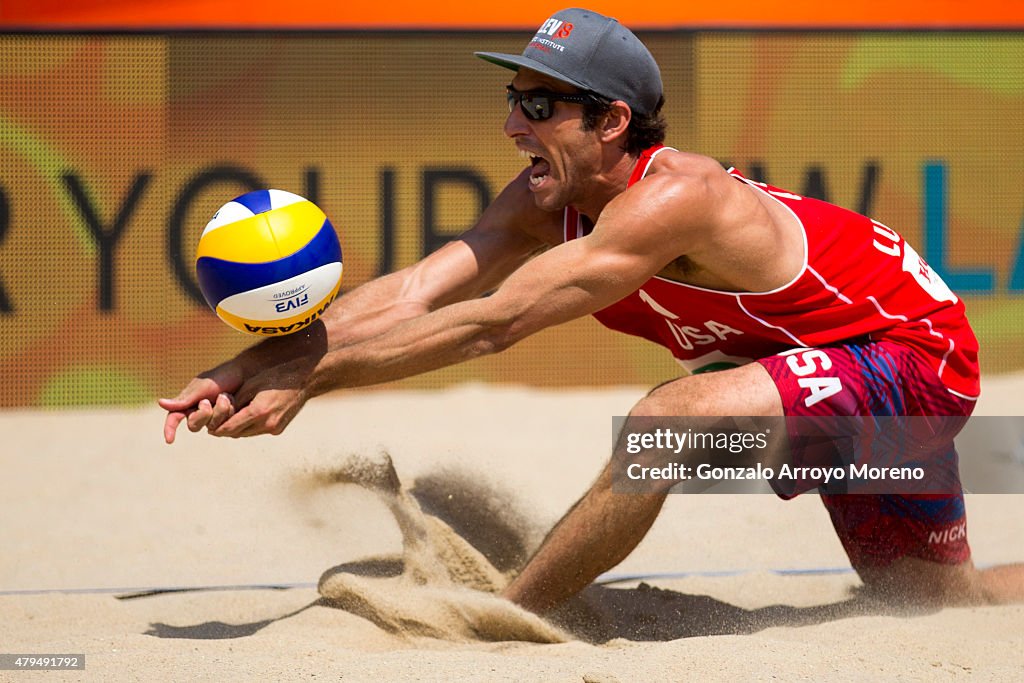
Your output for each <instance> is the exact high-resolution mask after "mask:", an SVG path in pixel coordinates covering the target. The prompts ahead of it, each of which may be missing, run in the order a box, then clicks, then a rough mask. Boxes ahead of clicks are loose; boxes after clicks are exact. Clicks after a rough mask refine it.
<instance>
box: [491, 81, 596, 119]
mask: <svg viewBox="0 0 1024 683" xmlns="http://www.w3.org/2000/svg"><path fill="white" fill-rule="evenodd" d="M505 96H506V97H508V111H509V113H510V114H511V113H512V110H513V109H514V108H515V106H516V104H519V108H520V109H522V110H523V113H524V114H526V117H527V118H530V119H533V120H534V121H543V120H544V119H549V118H551V115H552V114H554V113H555V107H554V104H555V102H572V103H573V104H586V103H587V102H601V101H602V100H601V98H600V97H598V96H597V95H594V94H593V93H573V94H569V93H560V92H551V91H549V90H526V91H522V90H516V89H515V88H513V87H512V85H511V84H510V85H506V86H505Z"/></svg>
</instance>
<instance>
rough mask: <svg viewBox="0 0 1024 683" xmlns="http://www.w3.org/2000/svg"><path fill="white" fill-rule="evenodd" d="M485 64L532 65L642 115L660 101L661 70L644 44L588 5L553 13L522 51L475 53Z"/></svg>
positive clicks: (621, 26) (651, 110)
mask: <svg viewBox="0 0 1024 683" xmlns="http://www.w3.org/2000/svg"><path fill="white" fill-rule="evenodd" d="M475 54H476V56H477V57H480V58H481V59H486V60H487V61H488V62H492V63H494V64H497V65H498V66H503V67H505V68H506V69H512V70H517V69H519V68H520V67H525V68H527V69H533V70H534V71H538V72H540V73H542V74H545V75H547V76H551V77H552V78H557V79H558V80H560V81H563V82H565V83H569V84H571V85H574V86H576V87H577V88H582V89H583V90H589V91H590V92H594V93H597V94H598V95H603V96H604V97H607V98H609V99H612V100H622V101H623V102H625V103H626V104H628V105H629V106H630V108H631V109H632V110H633V111H635V112H637V113H639V114H641V115H647V114H653V113H654V111H655V109H656V108H657V106H658V102H659V101H660V100H661V95H662V85H661V71H660V69H658V63H657V62H655V61H654V57H652V56H651V53H650V51H649V50H648V49H647V47H646V46H645V45H644V44H643V43H641V42H640V39H639V38H637V37H636V36H635V35H633V32H632V31H630V30H629V29H628V28H626V27H625V26H623V25H622V24H620V23H619V22H618V21H616V20H615V19H612V18H611V17H605V16H602V15H600V14H598V13H597V12H592V11H590V10H587V9H579V8H571V9H564V10H561V11H560V12H556V13H555V14H553V15H552V16H551V18H550V19H548V20H547V21H545V22H544V23H543V24H541V27H540V28H539V29H538V30H537V33H536V35H534V37H533V39H532V40H531V41H530V44H529V45H527V46H526V49H525V50H523V54H521V55H511V54H502V53H499V52H477V53H475Z"/></svg>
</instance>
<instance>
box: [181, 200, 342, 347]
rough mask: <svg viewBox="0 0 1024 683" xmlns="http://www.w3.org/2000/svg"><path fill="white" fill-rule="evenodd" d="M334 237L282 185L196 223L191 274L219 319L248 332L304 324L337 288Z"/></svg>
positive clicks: (323, 219) (312, 208)
mask: <svg viewBox="0 0 1024 683" xmlns="http://www.w3.org/2000/svg"><path fill="white" fill-rule="evenodd" d="M341 271H342V264H341V244H340V243H339V242H338V235H337V233H335V231H334V226H333V225H331V222H330V220H328V219H327V216H326V215H325V214H324V212H323V211H321V210H320V208H319V207H318V206H317V205H316V204H314V203H313V202H311V201H309V200H308V199H305V198H303V197H300V196H299V195H296V194H292V193H291V192H285V191H284V190H256V191H254V192H249V193H246V194H243V195H242V196H240V197H236V198H234V199H232V200H231V201H230V202H228V203H227V204H225V205H224V206H222V207H220V209H219V210H218V211H217V213H215V214H214V215H213V218H212V219H210V222H209V223H207V224H206V228H204V229H203V233H202V236H201V237H200V238H199V247H198V248H197V250H196V276H197V279H198V281H199V289H200V291H202V293H203V297H204V298H205V299H206V302H207V303H208V304H209V305H210V308H212V309H213V310H214V311H215V312H216V313H217V315H218V316H219V317H220V319H221V320H223V321H224V322H226V323H227V324H228V325H230V326H231V327H233V328H235V329H236V330H240V331H242V332H246V333H248V334H252V335H256V336H280V335H285V334H292V333H294V332H298V331H300V330H303V329H306V328H307V327H308V326H309V325H311V324H312V323H313V322H314V321H316V320H317V318H319V317H320V316H321V315H323V313H324V311H325V310H326V309H327V307H328V306H330V304H331V302H332V301H334V298H335V297H336V296H337V295H338V289H339V288H340V287H341Z"/></svg>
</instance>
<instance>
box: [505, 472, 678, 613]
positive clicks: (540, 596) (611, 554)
mask: <svg viewBox="0 0 1024 683" xmlns="http://www.w3.org/2000/svg"><path fill="white" fill-rule="evenodd" d="M666 495H667V492H666V493H640V494H618V493H614V492H613V491H612V471H611V468H610V467H606V468H605V470H604V471H603V472H602V473H601V476H600V477H599V478H598V480H597V482H596V483H595V484H594V485H593V486H592V487H591V488H590V490H589V491H587V493H586V494H585V495H584V496H583V498H581V499H580V500H579V502H577V503H576V504H575V505H574V506H573V507H572V509H570V510H569V512H568V513H567V514H566V515H565V516H564V517H563V518H562V519H561V521H560V522H558V524H556V525H555V528H554V529H552V531H551V533H549V534H548V536H547V538H545V539H544V542H543V543H542V544H541V547H540V550H538V551H537V554H536V555H534V556H533V558H532V559H531V560H530V561H529V562H528V563H527V565H526V567H524V568H523V571H522V573H521V574H519V576H518V577H516V579H515V580H513V581H512V583H511V584H509V586H508V587H507V588H506V589H505V591H504V592H503V595H504V597H506V598H508V599H509V600H511V601H512V602H515V603H517V604H519V605H521V606H522V607H525V608H526V609H528V610H531V611H534V612H543V611H545V610H548V609H550V608H552V607H555V606H557V605H559V604H561V603H562V602H564V601H565V600H567V599H569V598H570V597H572V596H573V595H575V594H576V593H578V592H579V591H581V590H583V589H584V588H586V587H587V586H588V585H589V584H590V582H591V581H593V580H594V579H596V578H597V577H598V576H600V575H601V574H602V573H604V572H605V571H607V570H609V569H611V568H612V567H614V566H615V565H617V564H618V563H619V562H621V561H622V560H623V559H625V557H626V556H627V555H628V554H629V553H630V552H632V551H633V549H634V548H635V547H636V546H637V544H638V543H640V541H641V539H643V537H644V536H645V535H646V534H647V531H648V530H649V529H650V528H651V525H652V524H653V523H654V520H655V518H656V517H657V516H658V512H660V511H661V506H662V504H663V503H664V502H665V496H666Z"/></svg>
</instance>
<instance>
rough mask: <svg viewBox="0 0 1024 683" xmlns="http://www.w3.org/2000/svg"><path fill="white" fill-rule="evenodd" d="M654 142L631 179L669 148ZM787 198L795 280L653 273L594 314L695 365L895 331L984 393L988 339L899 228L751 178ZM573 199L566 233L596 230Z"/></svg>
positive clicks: (945, 374)
mask: <svg viewBox="0 0 1024 683" xmlns="http://www.w3.org/2000/svg"><path fill="white" fill-rule="evenodd" d="M668 149H670V148H668V147H663V146H660V145H659V146H657V147H653V148H651V149H649V150H646V151H645V152H644V153H643V154H642V155H641V156H640V159H639V160H638V162H637V165H636V168H635V169H634V171H633V174H632V177H631V178H630V180H629V184H630V185H633V184H634V183H636V182H639V181H640V180H641V179H643V177H644V175H645V174H646V173H647V169H648V168H649V166H650V164H651V161H652V160H653V159H654V157H655V156H656V155H657V154H659V153H660V152H662V151H664V150H668ZM729 173H730V174H731V175H732V176H733V177H734V178H735V179H736V181H737V182H742V183H746V184H748V185H750V186H751V187H753V188H754V189H755V190H756V191H758V192H763V193H764V194H765V195H767V196H768V197H771V198H772V200H774V201H776V202H779V203H780V204H781V205H782V206H784V207H786V208H787V209H788V210H789V211H790V212H791V213H792V214H793V216H794V217H795V218H796V219H797V221H798V223H799V224H800V226H801V229H802V231H803V236H804V261H803V267H802V268H801V269H800V272H799V273H798V274H797V275H796V277H795V278H793V280H792V281H790V282H789V283H788V284H785V285H783V286H782V287H779V288H778V289H774V290H772V291H769V292H723V291H717V290H712V289H706V288H703V287H697V286H694V285H687V284H683V283H680V282H676V281H674V280H668V279H665V278H662V277H657V276H655V277H652V278H651V279H650V280H648V281H647V282H645V283H644V284H643V286H641V287H640V289H638V290H637V291H635V292H633V293H632V294H630V295H628V296H626V297H625V298H623V299H622V300H620V301H618V302H616V303H614V304H612V305H611V306H608V307H607V308H604V309H602V310H600V311H598V312H596V313H595V314H594V317H595V318H597V319H598V320H599V321H600V322H601V323H602V324H603V325H605V326H606V327H608V328H610V329H613V330H617V331H619V332H624V333H626V334H631V335H635V336H638V337H643V338H645V339H649V340H650V341H653V342H655V343H657V344H660V345H662V346H664V347H666V348H668V349H669V350H670V351H671V352H672V354H673V355H674V356H675V357H676V359H677V360H678V361H679V362H680V363H681V364H682V365H683V366H684V367H685V368H687V369H688V370H689V371H691V372H703V371H708V370H714V369H719V368H723V367H729V366H736V365H742V364H744V363H748V362H750V361H752V360H754V359H757V358H764V357H766V356H770V355H773V354H776V353H779V352H781V351H785V350H787V349H792V348H796V347H815V346H825V345H829V344H838V343H842V342H849V341H854V340H857V339H870V340H889V341H893V342H897V343H900V344H905V345H907V346H909V347H912V348H913V349H915V350H916V351H918V352H920V353H921V354H923V355H924V356H925V357H926V358H927V359H928V361H929V363H930V365H931V366H932V367H933V368H934V369H935V371H936V373H937V374H938V376H939V379H940V380H941V381H942V383H943V384H944V385H945V386H946V387H947V388H948V389H949V391H950V392H952V393H953V394H955V395H957V396H960V397H962V398H968V399H973V398H976V397H977V396H978V394H979V392H980V384H979V380H978V342H977V339H976V338H975V336H974V333H973V332H972V331H971V328H970V325H969V324H968V322H967V318H966V316H965V314H964V304H963V302H962V301H961V300H960V299H959V298H958V297H957V296H956V295H955V294H954V293H953V292H952V291H950V289H949V287H947V286H946V284H945V283H944V282H943V281H942V279H941V278H939V276H938V275H937V274H936V273H935V272H934V271H933V270H932V269H931V268H930V267H929V266H928V264H927V263H926V262H925V261H924V259H922V258H921V257H920V256H919V255H918V253H917V252H916V251H914V249H913V247H911V246H910V245H909V244H907V242H906V240H904V239H903V238H902V237H901V236H900V235H899V234H897V233H896V231H894V230H892V229H891V228H889V227H887V226H885V225H883V224H882V223H879V222H878V221H874V220H871V219H870V218H866V217H864V216H861V215H860V214H857V213H854V212H852V211H848V210H846V209H843V208H841V207H838V206H835V205H833V204H829V203H827V202H823V201H819V200H816V199H811V198H809V197H801V196H800V195H797V194H793V193H792V192H786V191H784V190H780V189H778V188H776V187H772V186H770V185H766V184H765V183H757V182H754V181H752V180H748V179H747V178H744V177H743V176H742V175H740V174H739V173H738V172H736V171H735V170H733V169H730V170H729ZM586 231H587V228H586V226H585V225H584V224H583V222H582V221H581V218H580V214H579V213H578V212H577V211H575V210H574V209H572V208H571V207H570V208H567V209H566V211H565V239H566V240H567V241H568V240H571V239H575V238H577V237H581V236H583V235H584V234H586Z"/></svg>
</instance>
